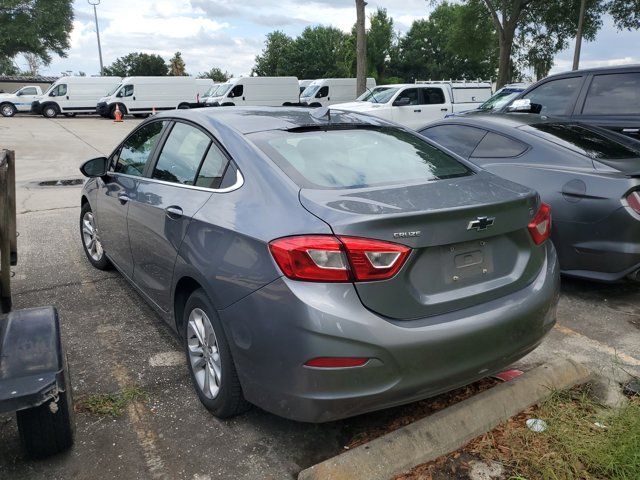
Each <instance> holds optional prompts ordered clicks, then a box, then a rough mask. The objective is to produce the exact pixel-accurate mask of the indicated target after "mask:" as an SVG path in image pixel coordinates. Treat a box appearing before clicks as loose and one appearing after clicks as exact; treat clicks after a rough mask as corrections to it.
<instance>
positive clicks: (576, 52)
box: [573, 0, 587, 70]
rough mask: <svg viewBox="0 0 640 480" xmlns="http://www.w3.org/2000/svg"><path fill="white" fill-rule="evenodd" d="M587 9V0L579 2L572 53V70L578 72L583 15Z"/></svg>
mask: <svg viewBox="0 0 640 480" xmlns="http://www.w3.org/2000/svg"><path fill="white" fill-rule="evenodd" d="M586 7H587V0H582V1H581V2H580V18H579V19H578V31H577V32H576V48H575V50H574V51H573V70H578V67H579V66H580V48H581V47H582V30H583V29H584V15H585V9H586Z"/></svg>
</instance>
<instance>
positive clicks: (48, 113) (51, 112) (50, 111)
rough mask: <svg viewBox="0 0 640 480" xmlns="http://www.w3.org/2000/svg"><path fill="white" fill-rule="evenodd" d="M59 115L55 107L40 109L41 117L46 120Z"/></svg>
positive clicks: (47, 106) (49, 106)
mask: <svg viewBox="0 0 640 480" xmlns="http://www.w3.org/2000/svg"><path fill="white" fill-rule="evenodd" d="M59 113H60V109H59V108H58V106H57V105H53V104H50V105H45V106H44V108H43V109H42V115H43V116H44V117H46V118H56V117H57V116H58V114H59Z"/></svg>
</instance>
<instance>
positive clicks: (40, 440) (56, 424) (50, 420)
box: [16, 357, 75, 458]
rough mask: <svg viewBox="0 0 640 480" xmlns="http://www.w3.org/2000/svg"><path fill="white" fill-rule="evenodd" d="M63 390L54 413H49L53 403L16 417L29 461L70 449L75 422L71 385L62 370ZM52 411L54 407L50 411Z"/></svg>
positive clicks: (25, 411)
mask: <svg viewBox="0 0 640 480" xmlns="http://www.w3.org/2000/svg"><path fill="white" fill-rule="evenodd" d="M66 363H67V362H66V357H65V371H66V380H67V382H66V383H67V385H66V390H65V391H64V392H62V393H60V395H59V397H58V402H57V410H55V413H54V411H53V410H52V404H54V405H56V404H55V402H54V401H53V400H49V401H47V402H45V403H43V404H42V405H40V406H39V407H34V408H29V409H27V410H20V411H19V412H17V413H16V418H17V420H18V432H19V433H20V438H21V440H22V445H23V447H24V449H25V451H26V452H27V454H28V455H29V456H30V457H33V458H43V457H48V456H50V455H54V454H56V453H60V452H62V451H64V450H67V449H68V448H70V447H71V445H73V440H74V437H75V418H74V412H73V396H72V393H71V382H70V379H69V372H68V370H67V366H66ZM54 408H55V407H54Z"/></svg>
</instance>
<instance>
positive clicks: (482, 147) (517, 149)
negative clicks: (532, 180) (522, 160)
mask: <svg viewBox="0 0 640 480" xmlns="http://www.w3.org/2000/svg"><path fill="white" fill-rule="evenodd" d="M527 148H529V146H528V145H525V144H524V143H522V142H519V141H517V140H513V139H512V138H509V137H505V136H504V135H499V134H497V133H493V132H488V133H487V134H486V135H485V136H484V138H483V139H482V140H481V141H480V143H479V144H478V146H477V147H476V149H475V150H474V151H473V153H472V154H471V158H512V157H517V156H518V155H521V154H522V153H524V152H525V151H526V150H527Z"/></svg>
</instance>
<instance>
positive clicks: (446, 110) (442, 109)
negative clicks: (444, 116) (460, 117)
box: [440, 108, 449, 112]
mask: <svg viewBox="0 0 640 480" xmlns="http://www.w3.org/2000/svg"><path fill="white" fill-rule="evenodd" d="M440 111H441V112H448V111H449V109H448V108H441V109H440Z"/></svg>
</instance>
